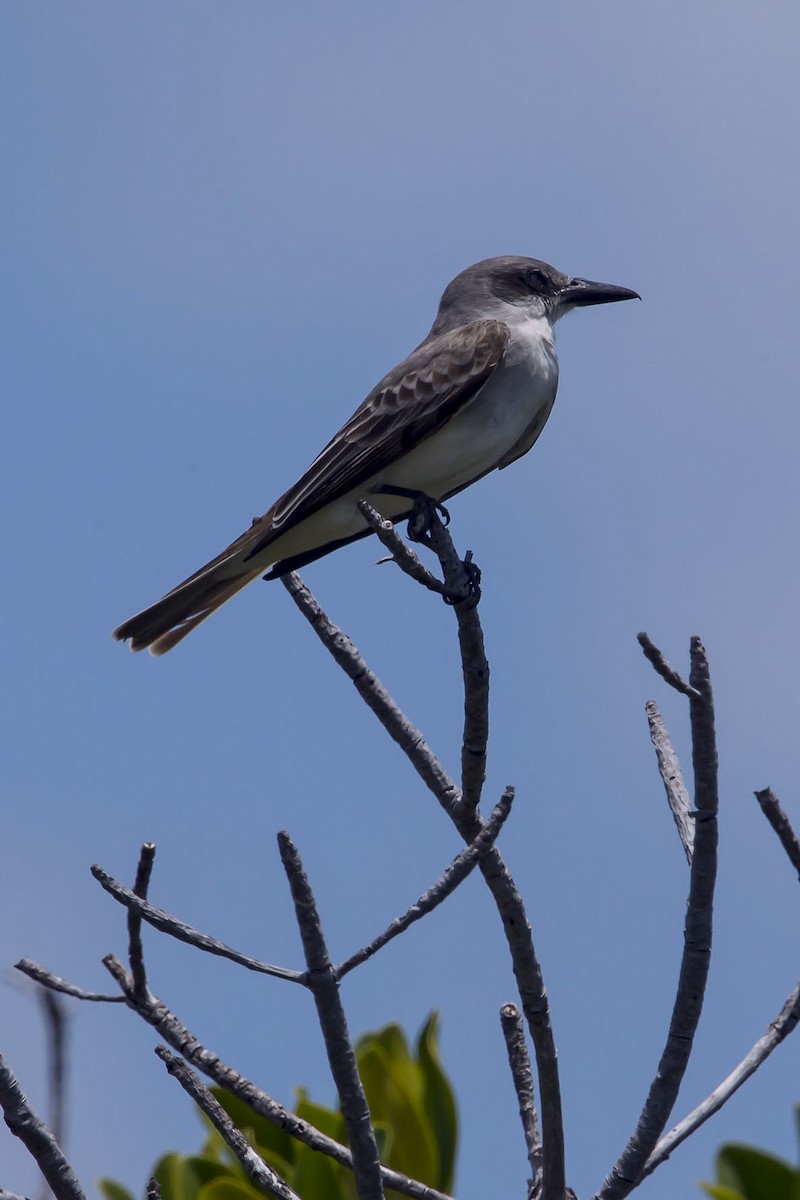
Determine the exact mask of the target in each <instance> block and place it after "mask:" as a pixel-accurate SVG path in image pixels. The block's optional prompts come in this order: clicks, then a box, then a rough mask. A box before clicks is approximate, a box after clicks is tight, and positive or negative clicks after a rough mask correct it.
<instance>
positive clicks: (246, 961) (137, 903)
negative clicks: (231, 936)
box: [92, 865, 305, 983]
mask: <svg viewBox="0 0 800 1200" xmlns="http://www.w3.org/2000/svg"><path fill="white" fill-rule="evenodd" d="M92 875H94V877H95V879H96V880H97V882H98V883H99V884H100V886H101V887H102V888H104V889H105V891H107V892H108V893H109V895H111V896H113V897H114V899H115V900H117V901H119V903H120V904H123V905H124V906H125V908H127V909H128V910H129V911H133V912H137V913H139V914H140V915H141V917H142V919H143V920H144V921H146V922H147V924H148V925H152V926H153V928H154V929H159V930H160V931H161V932H162V933H168V934H169V935H170V937H174V938H176V939H177V941H179V942H186V943H187V944H188V945H190V946H194V947H195V948H196V949H197V950H204V951H205V952H206V954H216V955H218V956H219V957H220V958H229V959H230V960H231V962H235V963H238V964H239V966H240V967H246V968H247V970H248V971H256V972H257V973H258V974H260V975H272V976H274V977H275V978H276V979H286V980H288V981H289V982H290V983H305V976H304V974H303V973H302V972H301V971H292V970H290V969H289V968H288V967H276V966H273V965H272V963H266V962H261V960H260V959H257V958H251V957H250V955H249V954H241V953H240V952H239V951H238V950H233V949H232V948H231V947H230V946H226V945H225V943H224V942H220V941H217V939H216V938H212V937H209V935H208V934H207V933H201V932H200V931H199V930H198V929H193V928H192V926H191V925H186V924H185V923H184V922H183V921H179V920H178V919H177V917H173V916H171V915H170V914H169V913H167V912H164V910H163V909H161V908H155V907H154V906H153V905H152V904H148V903H147V901H146V900H140V899H139V897H138V896H137V895H136V894H135V893H134V892H132V891H130V889H129V888H126V887H123V885H122V884H121V883H118V882H117V880H116V879H114V878H113V877H112V876H111V875H109V874H107V872H106V871H104V870H103V868H102V867H98V866H96V865H95V866H93V867H92Z"/></svg>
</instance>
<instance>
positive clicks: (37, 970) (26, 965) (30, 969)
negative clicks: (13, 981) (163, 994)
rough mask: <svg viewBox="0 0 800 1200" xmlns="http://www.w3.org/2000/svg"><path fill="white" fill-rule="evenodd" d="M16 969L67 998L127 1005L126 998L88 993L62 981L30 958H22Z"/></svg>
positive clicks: (94, 1002)
mask: <svg viewBox="0 0 800 1200" xmlns="http://www.w3.org/2000/svg"><path fill="white" fill-rule="evenodd" d="M14 969H15V970H17V971H21V972H22V974H23V975H27V976H28V977H29V978H30V979H35V980H36V982H37V983H41V984H42V986H43V987H46V988H50V989H51V990H52V991H54V992H62V993H63V994H64V995H65V996H74V997H75V999H76V1000H89V1001H91V1002H92V1003H93V1004H124V1003H125V997H124V996H108V995H106V994H105V993H104V992H87V991H85V990H84V989H83V988H80V987H77V986H76V985H75V984H74V983H70V982H69V980H67V979H62V978H61V976H60V975H54V974H53V973H52V971H48V970H47V968H46V967H43V966H42V965H41V964H40V963H36V962H33V960H32V959H30V958H21V959H20V960H19V962H18V963H15V964H14Z"/></svg>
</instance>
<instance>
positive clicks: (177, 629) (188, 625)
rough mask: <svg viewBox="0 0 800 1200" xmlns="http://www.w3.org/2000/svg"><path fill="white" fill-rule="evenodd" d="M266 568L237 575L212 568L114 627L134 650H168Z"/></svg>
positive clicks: (162, 651)
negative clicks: (224, 573)
mask: <svg viewBox="0 0 800 1200" xmlns="http://www.w3.org/2000/svg"><path fill="white" fill-rule="evenodd" d="M262 570H263V567H259V568H258V569H257V570H255V571H252V570H251V571H243V572H242V573H241V574H240V575H236V576H234V578H231V577H230V575H228V576H227V578H222V579H221V578H219V574H218V571H217V570H210V571H206V572H203V573H202V574H200V575H198V576H196V577H194V578H191V579H187V580H186V581H185V582H184V583H181V584H179V585H178V587H176V588H173V590H172V591H171V592H168V593H167V595H166V596H163V597H162V599H161V600H157V601H156V603H155V604H151V605H150V607H149V608H145V609H144V610H143V611H142V612H140V613H137V614H136V616H135V617H131V618H130V620H128V621H125V622H124V623H123V624H122V625H120V626H119V628H118V629H115V630H114V637H115V638H116V639H117V641H118V642H125V641H130V644H131V650H144V649H146V648H149V650H150V653H151V654H155V655H159V654H166V653H167V651H168V650H171V649H172V648H173V646H177V644H178V642H181V641H183V639H184V638H185V637H186V636H187V634H189V633H191V632H192V630H193V629H196V628H197V626H198V625H199V624H200V623H201V622H202V621H205V619H206V617H210V616H211V614H212V613H213V612H216V611H217V609H218V608H221V606H222V605H223V604H225V602H226V601H228V600H230V598H231V596H235V595H236V593H237V592H238V591H241V589H242V588H243V587H246V585H247V584H248V583H250V582H251V581H252V580H253V579H255V577H256V576H257V575H259V574H260V573H261V571H262Z"/></svg>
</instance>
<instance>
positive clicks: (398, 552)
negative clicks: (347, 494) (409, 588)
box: [358, 500, 444, 596]
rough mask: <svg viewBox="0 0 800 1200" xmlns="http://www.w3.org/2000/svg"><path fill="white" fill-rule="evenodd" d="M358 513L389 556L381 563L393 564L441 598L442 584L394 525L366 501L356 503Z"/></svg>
mask: <svg viewBox="0 0 800 1200" xmlns="http://www.w3.org/2000/svg"><path fill="white" fill-rule="evenodd" d="M358 511H359V512H360V513H361V515H362V517H363V518H364V520H365V521H366V522H367V524H368V525H369V527H370V529H371V530H372V531H373V533H374V534H375V535H376V536H377V538H378V541H379V542H380V543H381V545H383V546H385V547H386V549H387V550H388V551H389V553H390V554H391V559H388V560H387V559H382V560H381V561H382V562H386V561H390V562H394V563H395V564H396V565H397V566H398V567H399V568H400V570H401V571H402V572H403V573H404V574H405V575H408V576H409V578H411V579H414V580H416V582H417V583H421V584H422V586H423V587H425V588H427V589H428V591H429V592H436V593H437V594H438V595H440V596H441V595H442V594H443V592H444V584H443V583H442V581H441V580H440V579H437V578H436V576H435V575H434V574H432V572H430V571H429V570H428V568H427V567H426V566H425V565H424V563H422V562H421V561H420V559H419V558H418V557H417V555H416V554H415V553H414V551H413V550H412V549H411V547H410V546H409V545H408V544H407V543H406V542H405V541H404V540H403V538H402V537H401V536H400V534H399V533H398V532H397V529H396V528H395V526H394V523H393V522H392V521H389V520H388V519H387V518H386V517H382V516H381V514H380V513H379V512H378V510H377V509H375V508H373V507H372V505H371V504H370V503H369V501H368V500H359V501H358Z"/></svg>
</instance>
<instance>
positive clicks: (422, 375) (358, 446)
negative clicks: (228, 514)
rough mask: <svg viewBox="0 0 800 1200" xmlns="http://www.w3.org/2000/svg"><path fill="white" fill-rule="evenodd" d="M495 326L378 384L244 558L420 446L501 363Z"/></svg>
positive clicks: (450, 336) (450, 338)
mask: <svg viewBox="0 0 800 1200" xmlns="http://www.w3.org/2000/svg"><path fill="white" fill-rule="evenodd" d="M509 336H510V334H509V329H508V326H507V325H504V324H503V322H502V321H491V320H487V321H475V322H473V323H472V324H470V325H462V326H460V327H459V328H457V329H453V330H451V331H450V332H448V333H443V334H439V335H438V336H437V337H433V338H429V339H428V340H426V341H424V342H423V343H422V344H421V345H420V346H418V347H417V349H416V350H414V351H412V353H411V354H410V355H409V356H408V358H407V359H405V361H404V362H402V363H401V364H400V365H399V366H397V367H395V368H394V370H393V371H390V372H389V374H388V375H386V376H384V378H383V379H382V380H381V381H380V383H379V384H377V386H376V387H374V388H373V390H372V391H371V392H370V394H369V395H368V396H367V398H366V400H365V401H364V402H363V404H361V405H360V406H359V407H358V408H357V409H356V411H355V412H354V413H353V415H352V417H350V419H349V420H348V421H347V422H346V423H345V425H344V426H343V427H342V428H341V429H340V430H339V432H338V433H337V434H336V436H335V437H334V438H332V439H331V441H330V442H328V445H327V446H326V447H325V449H324V450H323V451H322V452H321V453H320V454H319V455H318V456H317V458H316V459H315V460H314V462H313V463H312V464H311V466H310V467H309V468H308V470H307V471H306V472H305V474H304V475H302V476H301V478H300V479H298V481H297V483H295V484H294V486H293V487H291V488H289V490H288V491H287V492H285V493H284V494H283V495H282V496H281V497H280V499H279V500H277V501H276V502H275V504H273V506H272V508H270V509H269V510H268V511H267V512H266V513H265V514H264V516H263V517H260V518H259V519H258V520H257V521H255V522H254V524H253V528H252V529H249V530H248V531H247V533H246V534H244V535H243V537H242V539H240V541H243V540H244V539H245V538H246V539H247V540H248V541H249V542H250V543H251V545H250V547H249V553H248V558H249V557H251V556H254V555H256V554H259V553H260V552H261V550H263V549H265V548H266V546H268V545H269V543H270V542H272V541H273V540H274V539H275V538H277V537H278V536H280V534H282V533H285V532H286V530H287V529H290V528H291V527H292V526H294V525H296V524H298V523H299V522H300V521H303V520H305V519H306V517H309V516H311V515H312V514H313V513H315V512H317V511H319V509H321V508H323V507H324V506H325V505H326V504H330V503H331V502H332V501H334V500H338V499H339V497H340V496H344V495H346V494H347V493H348V492H350V491H352V490H353V488H356V487H358V485H359V484H360V483H363V482H365V481H366V480H368V479H370V478H371V477H372V476H374V475H375V474H377V473H378V472H379V471H381V470H382V469H383V468H384V467H386V466H388V465H389V464H391V463H393V462H395V461H396V460H397V459H398V458H401V457H402V456H403V455H404V454H407V453H408V451H409V450H413V448H414V447H415V446H417V445H419V443H420V442H422V441H424V440H425V438H428V437H430V436H431V434H433V433H435V432H436V431H437V430H438V429H440V428H441V427H442V425H444V424H445V423H446V422H447V421H448V420H450V418H451V417H452V416H453V415H454V414H455V413H456V412H458V410H459V409H460V408H462V407H463V406H464V405H465V404H467V403H469V401H470V400H472V399H473V398H474V397H475V396H476V395H477V394H478V392H479V391H480V390H481V388H482V387H483V386H484V384H485V383H486V381H487V380H488V379H489V377H490V376H491V375H492V373H493V372H494V370H495V368H496V367H497V365H498V364H499V363H500V362H501V360H502V358H503V356H504V354H505V352H506V348H507V346H508V340H509Z"/></svg>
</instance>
